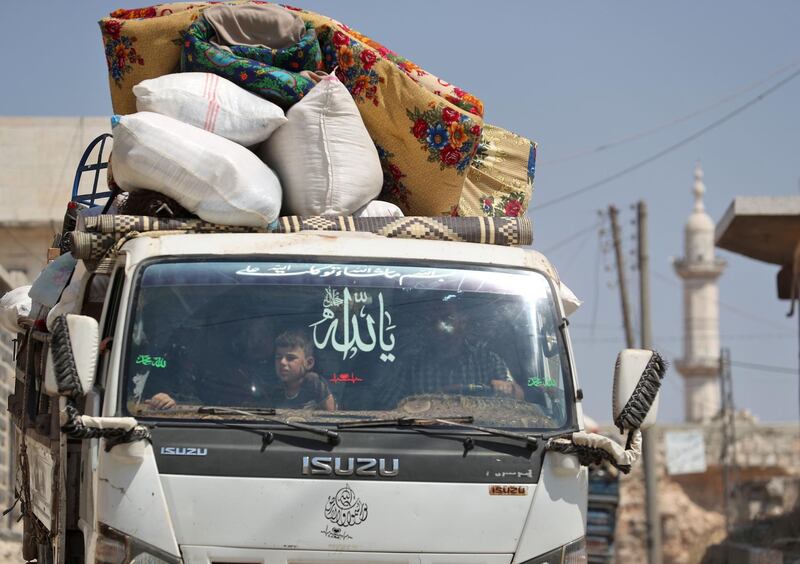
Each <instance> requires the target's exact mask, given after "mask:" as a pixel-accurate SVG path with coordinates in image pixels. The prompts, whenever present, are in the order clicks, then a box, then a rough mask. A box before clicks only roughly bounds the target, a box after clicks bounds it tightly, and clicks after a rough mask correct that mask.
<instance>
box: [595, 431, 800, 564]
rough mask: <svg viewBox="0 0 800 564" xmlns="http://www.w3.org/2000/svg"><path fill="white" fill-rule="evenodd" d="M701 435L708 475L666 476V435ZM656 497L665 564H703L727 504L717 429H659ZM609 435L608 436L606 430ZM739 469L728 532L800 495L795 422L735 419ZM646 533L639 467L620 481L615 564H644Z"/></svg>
mask: <svg viewBox="0 0 800 564" xmlns="http://www.w3.org/2000/svg"><path fill="white" fill-rule="evenodd" d="M691 429H700V430H702V431H703V433H704V437H705V444H706V464H707V466H708V469H707V471H706V472H704V473H701V474H683V475H679V476H670V475H668V474H667V472H666V467H665V448H664V433H665V432H667V431H670V430H684V431H685V430H691ZM657 431H658V435H657V436H658V437H659V449H658V459H657V468H658V499H659V507H660V511H661V531H662V546H663V561H664V563H665V564H684V563H686V564H688V563H692V562H700V560H701V559H702V557H703V554H704V553H705V552H706V550H707V548H708V547H709V546H711V545H714V544H716V543H719V542H721V541H722V540H723V539H724V538H725V537H726V534H727V533H726V519H725V499H724V494H723V478H722V469H721V467H720V465H719V460H720V451H721V447H722V442H721V441H722V427H721V423H720V422H719V421H713V422H711V423H709V424H706V425H702V426H701V425H688V424H687V425H672V426H659V427H658V428H657ZM609 434H613V433H612V432H609ZM736 437H737V440H736V445H735V448H736V463H737V466H738V468H737V469H736V471H735V472H733V473H732V475H731V482H732V484H733V488H732V489H733V495H732V497H731V498H730V499H729V503H728V511H729V516H730V517H729V518H730V520H731V527H732V528H734V529H735V528H738V527H742V526H745V525H746V524H748V523H751V522H752V521H753V520H755V519H762V518H765V517H769V516H775V515H781V514H785V513H787V512H789V511H791V510H792V508H793V507H795V506H796V504H797V503H798V498H799V496H800V429H799V428H798V426H797V424H796V423H792V424H785V425H780V424H778V425H760V424H758V423H757V422H755V421H753V420H752V418H748V417H744V416H740V417H738V418H737V423H736ZM646 543H647V529H646V518H645V505H644V473H643V467H642V465H641V464H638V465H637V466H636V467H635V468H634V469H633V471H632V472H631V473H630V474H629V475H628V476H623V477H622V479H621V483H620V506H619V511H618V520H617V530H616V538H615V547H616V555H617V561H618V562H646V560H647V559H646V554H647V545H646Z"/></svg>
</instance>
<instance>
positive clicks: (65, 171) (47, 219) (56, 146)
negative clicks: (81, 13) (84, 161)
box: [0, 117, 110, 532]
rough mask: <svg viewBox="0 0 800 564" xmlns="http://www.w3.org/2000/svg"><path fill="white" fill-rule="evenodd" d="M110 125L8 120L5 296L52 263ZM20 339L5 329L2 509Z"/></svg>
mask: <svg viewBox="0 0 800 564" xmlns="http://www.w3.org/2000/svg"><path fill="white" fill-rule="evenodd" d="M109 129H110V125H109V122H108V120H107V119H105V118H53V117H0V202H1V203H2V205H0V295H2V294H4V293H6V292H7V291H9V290H11V289H13V288H17V287H19V286H24V285H26V284H30V283H31V282H32V281H33V280H34V279H35V278H36V276H37V274H38V273H39V271H40V270H41V269H42V267H43V266H44V265H45V264H47V248H48V247H50V245H51V244H52V242H53V238H54V236H55V234H56V233H57V232H59V231H60V230H61V223H62V220H63V218H64V211H65V209H66V204H67V202H68V201H69V199H70V195H71V192H72V184H73V179H74V176H75V169H76V167H77V165H78V162H79V160H80V158H81V155H82V154H83V151H84V149H85V148H86V146H87V145H88V144H89V143H90V142H91V141H92V140H93V139H94V138H95V137H97V136H98V135H100V134H101V133H105V132H108V131H109ZM99 180H100V182H99V185H98V189H99V191H103V190H106V183H105V174H101V175H100V179H99ZM87 181H88V182H91V179H89V178H88V176H87V177H86V178H84V181H83V182H82V183H81V184H82V186H83V188H82V190H83V191H85V190H86V185H85V183H86V182H87ZM14 337H15V335H12V334H10V333H8V332H7V331H5V330H3V329H0V510H2V509H5V508H6V507H8V506H9V505H11V503H12V501H13V482H12V472H11V469H12V468H13V465H14V460H13V458H14V455H13V448H12V447H13V442H14V439H13V432H12V429H11V425H10V424H9V419H8V414H7V411H6V406H7V398H8V394H9V393H12V392H13V389H14V377H15V376H14V374H15V373H14V364H13V361H12V355H13V346H14V345H13V339H14ZM10 523H11V522H10V521H9V520H3V524H4V525H6V526H8V525H10ZM1 528H2V527H0V529H1ZM0 532H1V531H0Z"/></svg>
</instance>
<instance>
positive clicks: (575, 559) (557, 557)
mask: <svg viewBox="0 0 800 564" xmlns="http://www.w3.org/2000/svg"><path fill="white" fill-rule="evenodd" d="M586 562H588V558H587V556H586V538H585V537H581V538H579V539H578V540H576V541H573V542H571V543H569V544H565V545H564V546H560V547H558V548H557V549H555V550H551V551H550V552H548V553H547V554H542V555H541V556H537V557H536V558H532V559H531V560H526V561H525V562H523V563H522V564H586Z"/></svg>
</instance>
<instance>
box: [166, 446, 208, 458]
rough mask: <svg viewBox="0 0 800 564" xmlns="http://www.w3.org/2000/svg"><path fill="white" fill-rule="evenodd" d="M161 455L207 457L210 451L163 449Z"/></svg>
mask: <svg viewBox="0 0 800 564" xmlns="http://www.w3.org/2000/svg"><path fill="white" fill-rule="evenodd" d="M161 454H169V455H171V456H206V455H207V454H208V449H207V448H195V447H161Z"/></svg>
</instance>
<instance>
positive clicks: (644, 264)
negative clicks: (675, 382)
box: [636, 200, 661, 564]
mask: <svg viewBox="0 0 800 564" xmlns="http://www.w3.org/2000/svg"><path fill="white" fill-rule="evenodd" d="M636 226H637V231H638V242H639V244H638V251H639V314H640V316H641V323H640V326H641V327H640V328H641V332H642V335H641V337H642V340H641V343H642V344H641V346H642V348H643V349H652V348H653V335H652V332H651V323H650V256H649V254H648V242H647V204H646V203H645V202H644V201H643V200H639V202H638V203H637V205H636ZM657 454H658V435H657V433H656V431H655V429H647V430H645V431H642V464H643V465H644V491H645V508H646V511H647V553H648V562H649V564H661V515H660V511H659V507H658V484H657V481H658V471H657V469H656V456H657Z"/></svg>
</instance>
